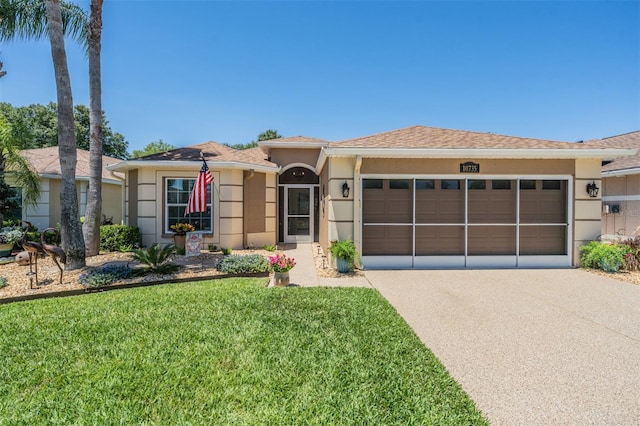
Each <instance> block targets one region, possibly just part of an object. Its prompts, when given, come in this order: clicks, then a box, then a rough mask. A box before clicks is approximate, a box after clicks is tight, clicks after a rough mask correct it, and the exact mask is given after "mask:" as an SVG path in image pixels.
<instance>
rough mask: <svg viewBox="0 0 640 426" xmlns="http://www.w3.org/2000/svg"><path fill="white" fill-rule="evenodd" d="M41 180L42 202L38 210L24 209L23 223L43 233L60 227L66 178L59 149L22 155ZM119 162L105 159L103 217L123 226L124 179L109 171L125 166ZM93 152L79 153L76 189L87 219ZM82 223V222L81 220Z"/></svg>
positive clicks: (121, 175) (80, 206) (25, 152)
mask: <svg viewBox="0 0 640 426" xmlns="http://www.w3.org/2000/svg"><path fill="white" fill-rule="evenodd" d="M20 153H21V155H22V156H23V157H24V158H26V159H27V160H28V161H29V163H31V165H32V166H33V168H34V170H35V171H36V173H37V174H38V175H39V176H40V199H39V201H38V206H37V207H36V208H33V207H27V208H25V207H24V206H23V208H22V212H21V216H22V219H24V220H28V221H29V222H31V223H33V224H34V225H35V226H37V227H38V228H39V229H44V228H47V227H49V226H56V225H57V224H59V223H60V211H61V209H60V187H61V183H62V179H61V177H62V174H61V170H60V159H59V156H58V147H57V146H53V147H48V148H36V149H26V150H22V151H20ZM121 161H122V160H120V159H119V158H112V157H107V156H103V157H102V213H103V214H104V217H106V218H110V219H112V220H113V223H121V222H122V211H123V210H122V205H123V202H122V186H123V183H124V175H123V174H122V173H113V172H110V171H108V170H107V169H106V167H107V166H108V165H113V164H116V163H119V162H121ZM89 165H90V164H89V151H85V150H82V149H78V150H77V163H76V189H77V191H78V202H79V208H80V215H81V216H82V215H84V212H85V210H86V207H87V190H88V188H89V170H90V168H89ZM78 220H80V218H78Z"/></svg>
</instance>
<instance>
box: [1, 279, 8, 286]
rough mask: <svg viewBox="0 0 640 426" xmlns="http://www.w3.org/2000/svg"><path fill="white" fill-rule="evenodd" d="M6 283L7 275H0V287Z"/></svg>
mask: <svg viewBox="0 0 640 426" xmlns="http://www.w3.org/2000/svg"><path fill="white" fill-rule="evenodd" d="M6 285H7V277H0V288H3V287H5V286H6Z"/></svg>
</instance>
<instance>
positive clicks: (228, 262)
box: [218, 254, 269, 274]
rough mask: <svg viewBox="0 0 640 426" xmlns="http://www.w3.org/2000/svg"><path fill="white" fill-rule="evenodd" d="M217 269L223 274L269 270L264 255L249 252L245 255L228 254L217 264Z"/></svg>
mask: <svg viewBox="0 0 640 426" xmlns="http://www.w3.org/2000/svg"><path fill="white" fill-rule="evenodd" d="M218 271H220V272H224V273H225V274H254V273H259V272H267V271H269V263H268V262H267V259H265V258H264V256H261V255H259V254H249V255H246V256H239V255H236V254H234V255H230V256H226V257H225V258H224V259H222V262H220V264H218Z"/></svg>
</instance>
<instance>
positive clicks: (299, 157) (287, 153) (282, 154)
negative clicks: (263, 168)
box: [270, 148, 320, 169]
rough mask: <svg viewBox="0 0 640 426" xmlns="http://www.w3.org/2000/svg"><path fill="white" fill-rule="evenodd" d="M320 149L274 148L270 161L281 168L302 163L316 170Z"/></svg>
mask: <svg viewBox="0 0 640 426" xmlns="http://www.w3.org/2000/svg"><path fill="white" fill-rule="evenodd" d="M318 155H320V149H294V148H272V149H271V151H270V159H271V161H272V162H274V163H276V164H278V165H279V166H287V165H289V164H295V163H302V164H306V165H308V166H310V167H311V168H312V169H315V167H316V163H317V162H318Z"/></svg>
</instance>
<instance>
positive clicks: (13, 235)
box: [0, 227, 24, 244]
mask: <svg viewBox="0 0 640 426" xmlns="http://www.w3.org/2000/svg"><path fill="white" fill-rule="evenodd" d="M23 235H24V234H23V232H22V231H21V230H20V229H18V228H11V227H7V228H2V229H0V244H15V243H17V242H19V241H20V240H21V239H22V236H23Z"/></svg>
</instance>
